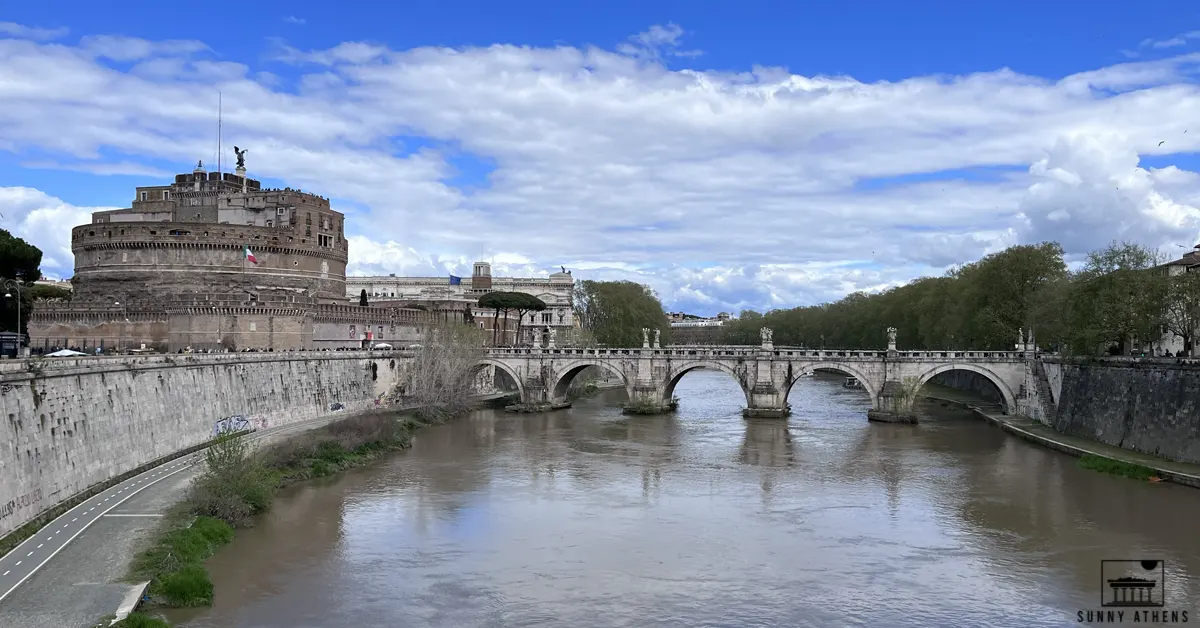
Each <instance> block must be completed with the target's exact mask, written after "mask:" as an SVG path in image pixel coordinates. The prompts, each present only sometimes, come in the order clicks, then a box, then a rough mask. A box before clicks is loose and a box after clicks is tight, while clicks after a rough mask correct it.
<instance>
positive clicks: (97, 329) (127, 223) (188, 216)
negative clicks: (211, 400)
mask: <svg viewBox="0 0 1200 628" xmlns="http://www.w3.org/2000/svg"><path fill="white" fill-rule="evenodd" d="M244 152H245V151H239V153H238V168H237V171H236V173H221V172H207V171H206V170H205V169H204V167H203V164H197V166H196V168H195V170H193V171H192V172H191V173H188V174H180V175H176V176H175V181H174V183H172V184H170V185H158V186H150V187H139V188H137V189H136V193H135V197H134V200H133V205H132V207H130V208H128V209H118V210H111V211H100V212H96V213H94V214H92V222H91V224H86V225H80V226H78V227H75V228H74V229H72V230H71V250H72V252H73V253H74V254H75V277H74V278H72V280H71V283H72V287H73V291H74V297H73V298H72V300H71V301H70V302H67V303H39V304H38V305H37V307H36V308H35V309H34V313H33V315H32V317H31V320H30V324H29V336H30V346H31V347H32V348H34V349H35V350H37V349H48V348H53V347H78V348H87V349H89V350H92V349H93V348H95V347H101V348H104V349H111V348H141V346H142V345H145V347H146V348H153V349H157V350H159V351H172V352H173V351H176V350H178V349H186V348H188V347H190V348H192V349H196V350H206V349H207V350H219V349H225V350H241V349H259V350H274V351H287V350H301V349H337V348H348V347H363V346H365V345H367V344H369V343H374V342H397V343H401V342H406V341H412V340H417V339H418V338H419V335H420V328H421V327H422V326H423V325H425V324H426V323H429V322H432V321H431V316H433V315H431V313H429V312H427V311H422V310H420V309H413V308H404V307H375V306H368V307H360V306H358V305H357V304H350V303H347V299H346V259H347V252H348V245H347V242H346V238H345V233H344V216H343V215H342V214H341V213H339V212H336V211H334V210H332V209H330V206H329V200H328V199H326V198H322V197H320V196H316V195H313V194H308V193H304V192H301V191H299V190H293V189H290V188H287V189H263V188H262V187H261V185H260V184H259V182H258V181H256V180H254V179H250V178H248V177H247V176H246V169H245V165H244V159H243V153H244ZM446 315H447V313H446V312H438V313H436V316H437V318H438V319H439V320H441V319H445V318H446ZM458 316H462V313H458ZM460 320H461V319H460Z"/></svg>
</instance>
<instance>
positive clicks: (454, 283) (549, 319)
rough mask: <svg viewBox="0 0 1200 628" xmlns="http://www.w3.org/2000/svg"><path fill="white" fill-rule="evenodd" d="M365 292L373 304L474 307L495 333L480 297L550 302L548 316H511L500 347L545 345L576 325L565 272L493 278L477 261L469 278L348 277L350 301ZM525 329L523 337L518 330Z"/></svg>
mask: <svg viewBox="0 0 1200 628" xmlns="http://www.w3.org/2000/svg"><path fill="white" fill-rule="evenodd" d="M363 290H366V292H367V297H368V300H369V301H376V300H378V301H382V302H387V303H396V304H417V305H422V306H423V307H432V306H434V305H435V304H439V303H445V304H458V305H456V306H455V309H461V308H463V307H468V306H469V307H471V316H472V318H473V319H474V321H475V323H476V324H477V325H480V326H481V328H483V329H492V325H493V320H492V319H493V318H494V317H495V315H496V313H495V312H494V311H493V310H489V309H484V308H480V307H479V306H478V302H479V298H480V297H481V296H483V295H485V294H487V293H488V292H493V291H504V292H524V293H526V294H531V295H533V296H535V297H537V298H539V299H541V300H542V302H544V303H545V304H546V310H545V311H543V312H530V313H528V314H526V315H525V318H524V319H523V320H521V321H519V325H518V321H517V319H516V317H515V314H512V313H510V315H509V316H508V318H507V319H504V318H503V315H502V318H501V320H499V321H495V322H496V323H498V330H499V332H498V335H497V338H498V339H497V342H496V344H499V345H511V344H531V343H537V344H544V343H545V342H546V336H547V335H549V334H551V333H553V334H555V335H556V336H557V337H558V338H565V337H567V334H568V333H569V332H570V331H572V330H574V329H575V327H576V321H575V312H574V309H573V308H572V295H573V293H574V290H575V278H574V277H573V276H571V273H570V272H569V271H566V270H565V269H564V270H563V272H558V273H553V274H551V275H550V276H549V277H548V278H542V277H493V276H492V265H491V264H489V263H487V262H475V265H474V268H473V269H472V272H471V277H470V279H467V278H465V277H464V278H459V277H451V276H446V277H397V276H395V275H387V276H373V277H347V278H346V299H347V300H349V301H350V302H352V303H357V302H358V300H359V298H360V296H361V295H362V291H363ZM518 327H520V335H519V336H518V335H517V328H518Z"/></svg>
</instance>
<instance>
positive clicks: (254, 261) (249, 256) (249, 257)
mask: <svg viewBox="0 0 1200 628" xmlns="http://www.w3.org/2000/svg"><path fill="white" fill-rule="evenodd" d="M242 248H243V249H245V251H246V259H247V260H249V262H250V263H251V264H257V263H258V260H257V259H254V254H253V253H251V252H250V246H249V245H246V246H243V247H242Z"/></svg>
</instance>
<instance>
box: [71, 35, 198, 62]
mask: <svg viewBox="0 0 1200 628" xmlns="http://www.w3.org/2000/svg"><path fill="white" fill-rule="evenodd" d="M79 46H80V48H81V49H82V50H83V51H84V52H85V53H88V54H91V55H94V56H96V57H101V58H106V59H111V60H113V61H137V60H139V59H148V58H150V57H157V56H169V55H190V54H194V53H197V52H203V51H205V50H208V46H206V45H205V44H204V43H202V42H198V41H187V40H178V39H167V40H163V41H149V40H146V39H139V38H137V37H121V36H116V35H87V36H85V37H83V38H82V39H81V40H80V41H79Z"/></svg>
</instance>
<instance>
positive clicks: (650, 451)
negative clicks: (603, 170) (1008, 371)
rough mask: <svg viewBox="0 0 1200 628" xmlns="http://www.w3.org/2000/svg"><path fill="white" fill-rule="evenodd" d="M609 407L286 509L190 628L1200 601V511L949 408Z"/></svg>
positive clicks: (250, 541) (388, 466) (559, 621)
mask: <svg viewBox="0 0 1200 628" xmlns="http://www.w3.org/2000/svg"><path fill="white" fill-rule="evenodd" d="M619 395H621V393H619V392H618V393H614V394H613V395H611V396H606V395H601V396H600V397H597V398H594V399H588V400H584V401H582V402H580V403H577V404H576V406H575V407H574V408H572V409H570V410H568V411H565V412H558V413H553V414H546V415H511V414H504V413H502V412H500V413H497V412H492V411H487V412H479V413H477V414H475V415H474V416H472V417H470V418H469V419H467V420H462V421H458V422H455V423H453V424H450V425H445V426H439V427H436V428H430V429H428V430H425V431H423V432H421V434H420V435H419V437H418V438H417V440H416V443H415V446H414V448H413V449H412V450H410V451H407V452H404V453H403V454H400V455H397V456H395V457H394V458H391V459H389V460H387V461H385V462H382V463H380V464H379V465H377V466H375V467H372V468H370V469H364V470H358V471H355V472H351V473H349V474H347V475H345V476H343V477H339V478H336V479H334V480H332V481H329V482H328V483H327V485H323V486H305V487H299V488H296V489H293V490H292V491H291V492H289V493H288V494H287V495H285V496H284V497H283V498H282V499H281V500H280V501H279V504H278V506H277V507H276V508H275V510H274V511H273V512H272V513H270V515H269V516H267V517H265V518H264V519H263V521H261V523H260V524H259V525H258V526H257V527H256V528H254V529H252V530H249V531H247V532H245V533H244V534H241V535H239V537H238V539H237V540H236V541H235V543H234V547H233V548H231V549H230V550H227V551H225V552H223V553H222V554H220V555H219V556H218V557H216V558H215V559H213V561H212V562H211V569H212V571H213V574H214V578H215V580H216V582H217V603H216V606H215V607H213V608H212V609H210V610H206V611H203V612H200V613H197V614H193V615H188V616H182V615H181V616H179V618H183V619H189V620H190V621H189V623H188V625H189V626H262V627H274V626H288V627H292V626H326V625H356V626H406V625H412V626H417V625H420V626H435V627H438V626H445V627H455V628H458V627H459V626H464V627H469V626H529V625H554V626H560V625H574V626H583V627H593V626H746V625H766V626H775V625H779V626H841V625H873V626H874V625H887V626H927V625H935V626H936V625H965V624H983V625H1031V626H1060V625H1063V624H1065V623H1074V612H1075V610H1076V609H1078V608H1092V607H1094V606H1095V605H1096V604H1097V603H1098V601H1099V594H1100V592H1099V590H1098V581H1099V572H1098V570H1099V561H1100V559H1102V558H1105V559H1108V558H1141V557H1143V556H1146V557H1153V558H1162V559H1166V560H1167V565H1168V571H1169V573H1168V577H1169V582H1168V596H1167V599H1168V601H1171V600H1180V601H1182V600H1185V599H1192V600H1195V599H1200V595H1198V593H1200V585H1198V584H1197V582H1196V581H1195V580H1194V579H1193V578H1192V577H1191V576H1190V574H1193V573H1197V572H1198V571H1200V564H1198V561H1200V540H1198V539H1197V535H1195V533H1194V526H1193V524H1191V522H1194V521H1196V520H1197V518H1198V517H1200V491H1195V490H1194V489H1180V488H1179V487H1172V486H1161V485H1147V484H1144V483H1136V482H1132V481H1128V480H1122V479H1116V478H1109V477H1106V476H1100V475H1097V474H1094V473H1089V472H1084V471H1081V470H1079V469H1077V468H1076V467H1075V466H1074V464H1073V460H1072V459H1070V458H1067V457H1065V456H1062V455H1060V454H1056V453H1053V452H1049V451H1046V450H1043V449H1040V448H1037V447H1034V446H1032V445H1029V444H1027V443H1024V442H1021V441H1018V440H1016V439H1014V438H1011V437H1009V436H1007V435H1005V434H1004V433H1003V432H1001V431H999V430H996V429H994V428H992V427H990V426H987V425H986V424H983V423H982V422H981V421H978V420H975V419H971V418H969V417H964V416H962V415H961V414H957V413H954V412H951V411H948V410H945V409H942V408H938V407H929V408H922V410H921V412H922V423H921V424H920V425H916V426H912V425H887V424H868V423H867V421H866V420H865V413H866V409H867V408H868V407H869V406H870V400H869V399H867V398H866V395H865V394H863V393H862V392H861V391H856V390H847V389H844V388H842V387H841V378H829V379H826V378H821V377H817V378H806V379H804V380H802V381H801V382H799V383H797V384H796V386H795V387H794V389H793V391H792V395H791V401H792V405H793V409H794V411H795V414H794V416H793V417H792V418H791V419H790V420H789V421H787V422H782V421H772V420H765V419H764V420H744V419H742V418H741V415H740V409H741V405H742V403H743V397H742V396H741V394H740V392H739V391H738V389H737V388H736V384H735V383H734V382H733V381H731V380H730V379H729V377H728V376H727V375H725V374H723V373H717V372H703V371H701V372H694V373H691V374H689V375H687V376H686V377H685V378H684V379H683V380H682V381H681V382H680V384H679V388H678V395H679V396H680V398H681V400H682V402H681V405H680V409H679V412H678V413H676V414H675V415H670V416H661V417H625V416H622V415H621V414H620V413H619V411H618V409H617V408H616V407H615V405H614V402H615V400H616V398H617V397H618V396H619Z"/></svg>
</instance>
